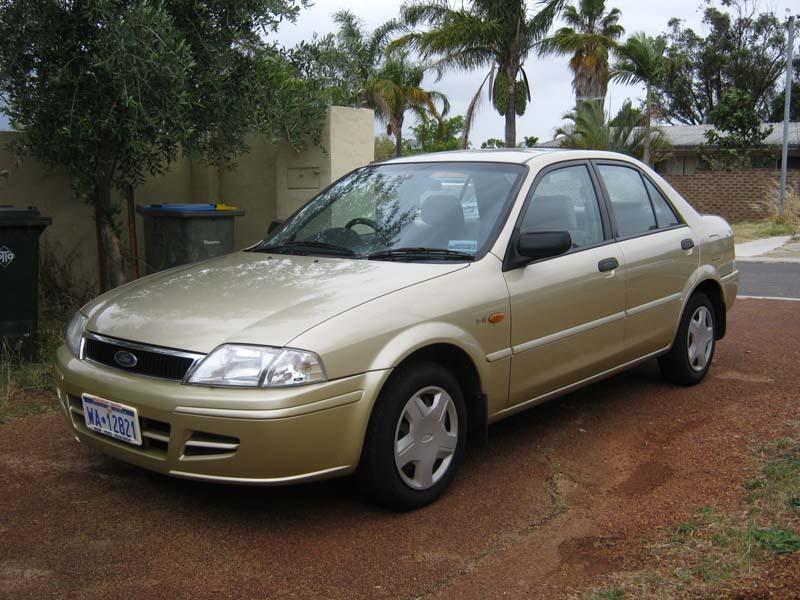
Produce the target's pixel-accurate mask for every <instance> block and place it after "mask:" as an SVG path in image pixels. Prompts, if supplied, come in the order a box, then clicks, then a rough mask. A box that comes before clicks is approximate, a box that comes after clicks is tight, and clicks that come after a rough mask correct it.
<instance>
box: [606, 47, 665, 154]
mask: <svg viewBox="0 0 800 600" xmlns="http://www.w3.org/2000/svg"><path fill="white" fill-rule="evenodd" d="M665 48H666V41H665V40H664V38H663V37H660V36H659V37H656V38H654V37H652V36H649V35H647V34H646V33H635V34H633V35H632V36H631V37H629V38H628V39H627V40H625V43H624V44H622V45H621V46H619V47H618V48H617V55H618V57H619V58H618V60H617V61H616V62H615V63H614V67H613V68H612V69H611V79H612V80H614V81H619V82H620V83H622V84H625V85H635V84H644V86H645V93H646V96H645V111H644V129H645V138H644V154H643V157H642V160H643V161H644V162H645V163H647V164H648V165H649V164H651V152H650V128H651V122H652V119H653V87H654V86H655V85H656V84H657V82H658V81H659V79H660V78H661V75H662V73H663V69H664V50H665Z"/></svg>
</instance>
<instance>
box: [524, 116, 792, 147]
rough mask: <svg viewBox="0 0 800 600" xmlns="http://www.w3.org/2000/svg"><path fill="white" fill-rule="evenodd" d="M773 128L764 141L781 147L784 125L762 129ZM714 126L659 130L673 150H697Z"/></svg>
mask: <svg viewBox="0 0 800 600" xmlns="http://www.w3.org/2000/svg"><path fill="white" fill-rule="evenodd" d="M768 127H772V132H771V133H770V134H769V136H767V139H766V140H764V143H765V144H770V145H772V144H775V145H781V144H782V143H783V123H763V124H762V128H763V129H766V128H768ZM713 128H714V126H713V125H662V126H659V129H660V130H661V131H662V132H663V134H664V136H665V137H666V138H667V139H668V140H669V142H670V144H672V147H673V148H697V147H698V146H701V145H703V144H705V143H707V140H706V136H705V133H706V131H709V130H710V129H713ZM560 145H561V144H560V142H559V140H558V139H552V140H548V141H546V142H542V143H541V144H538V145H537V147H539V148H558V147H559V146H560ZM789 146H794V147H800V122H796V123H789Z"/></svg>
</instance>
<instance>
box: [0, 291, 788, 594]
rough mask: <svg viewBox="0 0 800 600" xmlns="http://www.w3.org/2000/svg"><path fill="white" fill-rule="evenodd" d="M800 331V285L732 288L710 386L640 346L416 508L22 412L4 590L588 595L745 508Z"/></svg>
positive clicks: (6, 487)
mask: <svg viewBox="0 0 800 600" xmlns="http://www.w3.org/2000/svg"><path fill="white" fill-rule="evenodd" d="M799 340H800V303H798V302H780V301H756V300H740V301H739V303H738V304H737V305H736V307H735V309H734V311H733V312H732V313H731V315H730V322H729V331H728V336H727V337H726V338H725V340H723V341H722V342H721V343H720V344H719V346H718V348H717V355H716V357H715V360H714V366H713V368H712V370H711V373H710V375H709V377H708V378H707V379H706V381H705V382H704V383H703V384H701V385H700V386H697V387H694V388H688V389H685V388H677V387H672V386H669V385H667V384H665V383H664V382H663V381H662V380H661V378H660V377H659V375H658V370H657V368H656V366H655V364H648V365H645V366H643V367H641V368H639V369H636V370H634V371H632V372H630V373H627V374H623V375H620V376H617V377H615V378H613V379H610V380H608V381H605V382H602V383H599V384H596V385H594V386H591V387H589V388H586V389H584V390H582V391H579V392H577V393H574V394H571V395H569V396H567V397H564V398H562V399H560V400H555V401H553V402H551V403H549V404H547V405H544V406H541V407H537V408H533V409H531V410H529V411H527V412H525V413H522V414H520V415H518V416H515V417H513V418H511V419H509V420H507V421H504V422H502V423H499V424H497V425H495V426H493V427H492V428H491V430H490V436H489V446H488V448H487V449H485V450H483V451H481V452H478V453H475V454H473V455H472V456H470V458H469V459H468V460H467V461H466V463H465V464H464V465H463V466H462V470H461V472H460V474H459V477H458V478H457V479H456V481H455V483H454V484H453V486H452V487H451V489H450V490H449V493H448V494H447V495H446V496H445V497H444V498H443V499H442V500H441V501H439V502H438V503H436V504H434V505H432V506H430V507H427V508H425V509H423V510H419V511H417V512H413V513H405V514H395V513H391V512H386V511H383V510H380V509H377V508H374V507H372V506H370V505H368V504H366V503H365V502H363V501H362V500H361V499H360V497H359V496H358V495H357V494H356V493H355V491H354V486H353V485H352V482H351V481H349V480H347V479H345V480H339V481H332V482H325V483H319V484H312V485H307V486H297V487H292V488H236V487H220V486H212V485H207V484H201V483H193V482H188V481H181V480H173V479H169V478H166V477H162V476H159V475H155V474H152V473H148V472H146V471H143V470H140V469H137V468H134V467H131V466H128V465H126V464H123V463H120V462H116V461H114V460H112V459H109V458H106V457H105V456H103V455H100V454H98V453H96V452H93V451H91V450H89V449H87V448H85V447H83V446H81V445H79V444H77V443H75V442H74V440H73V439H72V437H71V436H70V434H69V432H68V431H67V428H66V426H65V424H64V423H63V421H62V419H63V417H62V416H61V414H60V413H56V412H53V413H49V414H45V415H40V416H36V417H30V418H26V419H21V420H19V421H15V422H13V423H11V424H8V425H4V426H1V427H0V597H4V598H23V597H33V598H44V597H70V598H112V597H114V598H116V597H137V598H178V597H181V598H183V597H187V598H188V597H193V598H240V597H261V598H295V597H302V598H395V597H400V598H417V597H435V598H495V597H501V596H502V597H511V598H523V597H528V598H531V597H533V598H552V597H560V596H564V595H566V594H567V593H578V594H579V595H580V590H588V589H591V588H592V587H593V586H594V585H596V584H597V583H598V582H599V581H601V580H600V579H599V578H601V577H603V576H605V575H608V574H610V573H614V572H618V571H623V570H631V569H639V568H642V567H643V566H647V562H646V561H647V558H648V557H647V555H646V554H645V553H644V552H643V551H642V549H641V548H642V547H643V542H645V541H646V540H648V539H653V538H655V537H657V536H658V535H659V532H661V531H663V528H664V527H669V526H674V525H675V524H677V523H680V522H683V521H685V520H687V519H688V518H689V517H691V515H692V514H693V513H694V511H695V509H696V508H697V507H698V506H703V505H709V504H712V505H714V506H715V507H716V508H718V509H720V510H726V509H730V510H739V511H741V507H742V482H743V481H745V480H746V479H748V478H749V477H751V476H752V475H753V473H754V471H755V469H756V465H755V463H754V454H753V448H754V447H756V446H758V445H759V444H760V443H761V442H763V441H766V440H771V439H775V438H778V437H780V436H781V435H783V434H785V433H786V432H787V431H788V430H789V426H790V423H791V422H792V421H793V420H797V419H798V416H799V415H800V403H799V402H798V397H799V396H800V394H799V393H798V392H800V386H798V383H797V381H798V379H797V377H798V373H797V369H798V365H800V361H798V359H799V358H800V350H799V349H798V348H799V347H800V344H798V341H799ZM798 564H799V563H798V557H797V556H796V555H794V556H789V557H782V558H781V559H780V560H775V561H772V562H770V563H767V564H766V565H764V566H763V576H761V577H758V576H757V577H754V578H751V579H749V580H747V582H744V583H742V584H741V585H742V586H743V587H742V588H741V594H739V596H738V597H742V598H750V597H752V598H762V597H769V592H770V587H769V586H772V589H773V592H774V593H773V597H780V598H785V597H791V594H792V593H794V592H793V590H797V589H800V573H799V572H798V570H797V567H798ZM576 590H577V592H576ZM748 594H749V595H748ZM734 597H737V596H734Z"/></svg>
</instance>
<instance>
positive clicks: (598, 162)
mask: <svg viewBox="0 0 800 600" xmlns="http://www.w3.org/2000/svg"><path fill="white" fill-rule="evenodd" d="M589 162H590V163H591V165H592V170H594V171H595V174H596V176H597V180H598V183H599V185H600V188H601V190H602V196H603V202H604V204H605V205H606V210H607V211H608V214H609V220H610V222H611V229H612V235H613V237H614V240H615V241H617V242H624V241H627V240H632V239H636V238H640V237H644V236H648V235H654V234H656V233H661V232H662V231H670V230H672V229H680V228H681V227H688V225H687V224H686V222H685V221H684V220H683V216H682V215H681V214H680V212H679V211H677V210H675V206H674V205H673V204H672V202H670V201H669V198H667V196H666V194H664V193H663V191H662V190H661V188H660V187H659V186H658V185H657V184H656V183H655V182H654V181H653V180H652V179H651V178H650V177H648V176H647V174H646V173H644V172H642V170H641V169H640V168H639V166H638V165H635V164H632V163H629V162H626V161H622V160H611V159H606V158H604V159H590V161H589ZM602 165H608V166H610V167H624V168H627V169H631V170H633V171H635V172H636V173H638V174H639V177H640V178H642V180H643V181H642V187H643V188H644V191H645V194H647V200H648V202H650V209H651V210H652V211H653V219H654V220H655V223H656V229H653V230H649V231H643V232H642V233H636V234H634V235H627V236H624V237H623V236H620V235H619V228H618V227H617V219H616V216H615V215H614V206H613V204H612V203H611V196H610V194H609V193H608V188H607V187H606V182H605V181H603V177H602V175H601V174H600V170H599V169H598V167H600V166H602ZM644 179H647V180H649V181H650V183H651V184H653V187H655V188H656V190H658V191H659V192H661V195H662V197H663V198H664V200H666V202H667V204H668V205H669V207H670V208H671V209H672V212H673V213H674V214H675V216H676V217H677V218H678V221H679V222H678V224H677V225H670V226H669V227H658V216H657V215H656V211H655V207H654V206H653V201H652V200H651V199H650V192H648V191H647V186H646V185H645V184H644Z"/></svg>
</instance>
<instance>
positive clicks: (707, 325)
mask: <svg viewBox="0 0 800 600" xmlns="http://www.w3.org/2000/svg"><path fill="white" fill-rule="evenodd" d="M714 318H715V315H714V305H713V304H712V303H711V300H709V298H708V296H706V295H705V294H695V295H694V296H692V297H691V298H690V299H689V303H688V304H687V305H686V309H685V310H684V313H683V316H682V317H681V322H680V325H679V326H678V332H677V334H676V335H675V340H674V341H673V343H672V348H671V349H670V351H669V352H668V353H667V354H665V355H664V356H662V357H660V358H659V359H658V366H659V367H660V368H661V374H662V375H663V376H664V378H665V379H667V380H668V381H671V382H672V383H676V384H678V385H694V384H696V383H700V382H701V381H702V380H703V378H704V377H705V376H706V373H708V369H709V368H710V367H711V361H712V359H713V358H714V348H715V341H716V331H715V328H714V324H715V320H714Z"/></svg>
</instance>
